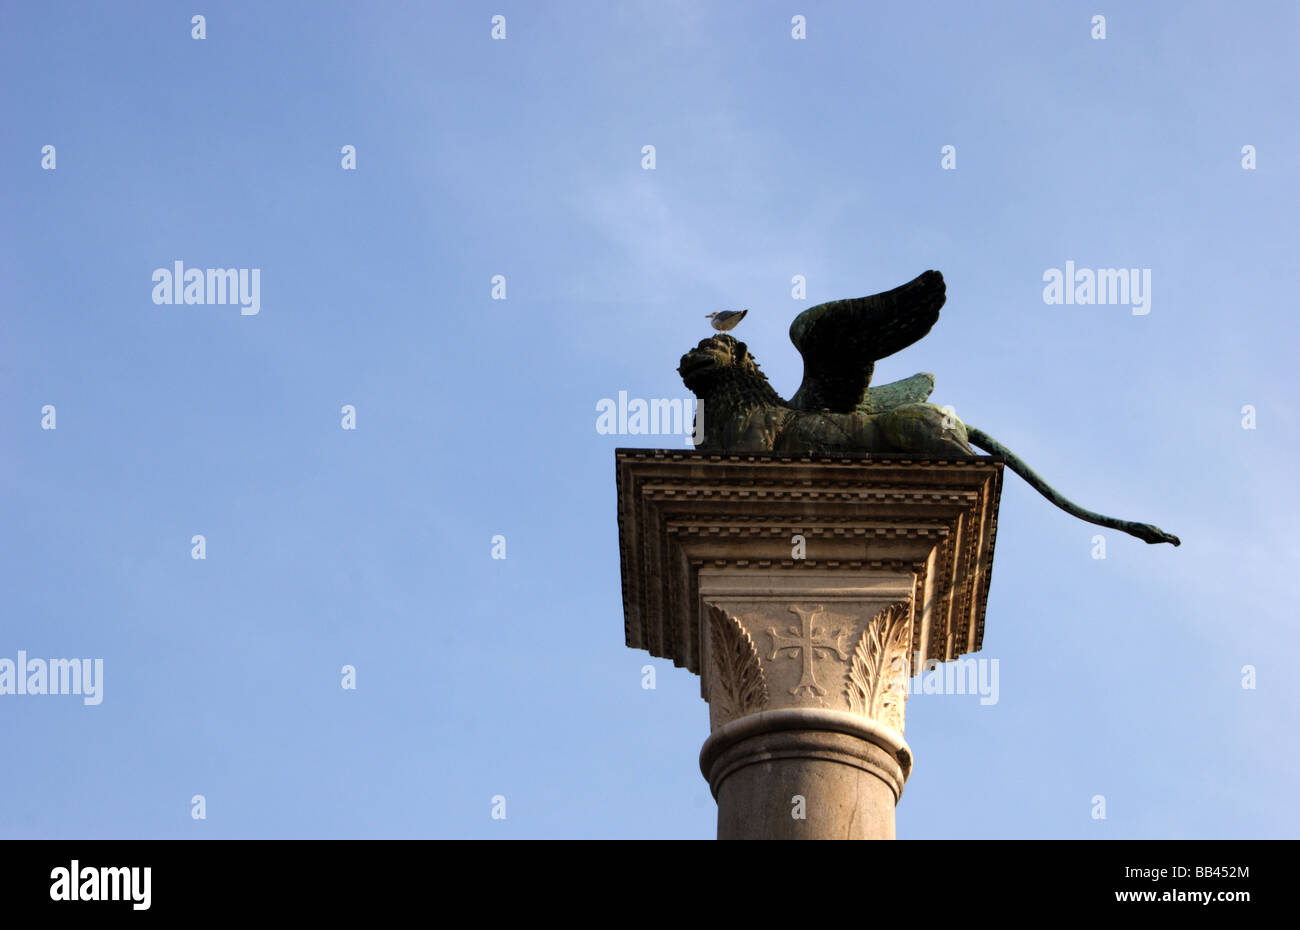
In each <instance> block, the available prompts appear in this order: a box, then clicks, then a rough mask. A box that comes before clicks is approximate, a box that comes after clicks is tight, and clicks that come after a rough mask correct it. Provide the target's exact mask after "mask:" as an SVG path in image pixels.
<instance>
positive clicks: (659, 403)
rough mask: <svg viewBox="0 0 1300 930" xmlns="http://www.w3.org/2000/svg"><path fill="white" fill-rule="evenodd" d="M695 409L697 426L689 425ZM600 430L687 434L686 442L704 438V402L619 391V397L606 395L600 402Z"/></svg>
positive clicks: (620, 433)
mask: <svg viewBox="0 0 1300 930" xmlns="http://www.w3.org/2000/svg"><path fill="white" fill-rule="evenodd" d="M692 408H694V423H695V425H694V427H693V428H692V427H691V426H690V425H689V424H690V423H691V420H692ZM596 413H598V414H600V416H598V417H596V432H597V433H599V434H600V435H601V436H611V435H617V436H685V437H686V445H688V446H698V445H699V444H700V443H701V442H703V441H704V401H702V400H700V401H697V400H695V399H694V398H686V399H682V398H680V397H674V398H672V399H669V398H667V397H652V398H651V399H650V400H648V401H647V400H646V399H645V398H642V397H633V398H632V399H631V400H628V396H627V391H619V392H618V400H617V401H615V400H614V398H612V397H602V398H601V399H600V400H598V401H596Z"/></svg>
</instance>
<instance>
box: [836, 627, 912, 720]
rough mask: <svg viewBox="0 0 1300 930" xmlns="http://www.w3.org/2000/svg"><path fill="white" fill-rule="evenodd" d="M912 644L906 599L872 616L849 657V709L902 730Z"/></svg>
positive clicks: (847, 687) (846, 684)
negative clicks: (909, 652) (909, 654)
mask: <svg viewBox="0 0 1300 930" xmlns="http://www.w3.org/2000/svg"><path fill="white" fill-rule="evenodd" d="M911 646H912V624H911V607H910V605H909V604H908V602H907V601H899V602H898V603H896V604H890V605H889V606H888V607H886V608H884V609H883V610H881V611H880V612H879V613H877V614H876V615H875V616H874V617H872V618H871V621H870V622H869V623H868V624H867V626H866V628H865V629H864V630H863V631H862V635H861V636H860V637H859V638H858V645H857V647H856V648H855V649H854V650H853V657H852V658H851V659H850V660H849V672H848V676H847V678H846V680H845V684H844V691H845V695H846V696H847V697H848V700H849V709H850V710H852V711H853V712H854V713H856V714H862V715H863V716H865V717H870V718H871V719H873V720H876V721H877V722H879V723H882V724H884V725H885V726H887V727H890V728H892V729H895V730H897V731H898V732H899V733H902V732H903V710H904V705H905V704H906V701H907V678H908V671H909V665H908V650H909V649H910V648H911Z"/></svg>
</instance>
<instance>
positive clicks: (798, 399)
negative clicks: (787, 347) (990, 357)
mask: <svg viewBox="0 0 1300 930" xmlns="http://www.w3.org/2000/svg"><path fill="white" fill-rule="evenodd" d="M945 296H946V295H945V288H944V283H943V275H941V274H940V273H939V272H937V271H927V272H925V273H924V274H922V275H920V276H919V277H917V278H915V279H913V280H911V281H909V282H907V283H906V284H904V285H903V286H901V287H896V288H894V289H893V290H892V291H885V292H884V293H882V294H873V295H872V296H870V297H858V298H854V299H850V300H835V301H831V302H830V303H825V304H818V305H817V306H815V307H810V308H809V309H807V310H805V311H804V312H803V313H801V314H799V315H798V316H797V317H795V319H794V322H793V323H791V324H790V341H791V342H793V343H794V347H795V348H796V349H798V350H799V354H800V355H802V356H803V383H801V384H800V385H799V390H798V391H796V392H795V395H794V397H792V398H791V399H790V406H792V407H794V408H796V409H799V410H823V409H824V410H830V411H831V412H833V413H850V412H852V411H853V410H855V409H857V407H858V406H859V405H860V404H861V403H863V402H864V401H866V400H867V399H868V395H867V386H868V385H869V384H870V383H871V372H872V369H873V368H874V367H875V363H876V361H877V360H878V359H882V358H885V357H886V356H889V355H893V354H894V353H895V352H898V351H899V350H900V349H905V348H907V347H908V346H910V345H911V344H912V343H914V342H916V341H917V340H918V339H920V338H921V337H922V336H924V335H925V334H926V333H928V332H929V331H930V329H931V327H933V326H934V324H935V322H936V321H937V320H938V319H939V309H940V308H941V307H942V306H943V302H944V299H945Z"/></svg>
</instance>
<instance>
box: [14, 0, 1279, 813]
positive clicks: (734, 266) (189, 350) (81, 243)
mask: <svg viewBox="0 0 1300 930" xmlns="http://www.w3.org/2000/svg"><path fill="white" fill-rule="evenodd" d="M194 13H202V14H203V15H204V16H205V17H206V30H207V37H206V38H205V39H203V40H195V39H192V38H191V28H192V26H191V22H190V17H191V15H192V14H194ZM497 13H500V14H503V15H504V16H505V17H506V20H507V36H508V37H507V39H506V40H505V41H493V40H492V39H491V37H490V32H491V22H490V20H491V17H492V15H493V14H497ZM795 13H803V14H805V15H806V16H807V39H805V40H802V41H796V40H794V39H792V38H791V35H790V30H791V25H790V20H791V16H792V15H794V14H795ZM1097 13H1102V14H1104V15H1105V16H1106V18H1107V26H1106V28H1107V36H1106V38H1105V39H1104V40H1094V39H1092V38H1091V37H1090V32H1091V30H1092V26H1091V24H1090V21H1091V19H1092V16H1093V15H1094V14H1097ZM1298 25H1300V14H1298V13H1297V8H1296V7H1295V6H1294V4H1290V3H1251V4H1247V5H1232V4H1204V3H1178V4H1172V3H1166V4H1144V5H1142V6H1141V8H1140V9H1134V8H1132V5H1129V4H1123V5H1118V4H1117V5H1113V6H1112V7H1111V8H1109V9H1107V8H1106V7H1105V5H1104V4H1103V5H1098V4H1095V3H1094V4H1079V3H1054V4H1037V3H1019V4H1011V3H999V4H964V3H942V4H921V3H886V4H870V5H867V4H856V3H843V4H837V3H817V4H815V5H813V4H809V5H807V6H806V7H805V6H801V5H799V4H794V5H791V4H788V3H785V4H774V3H743V4H742V3H730V4H722V3H717V4H688V3H680V4H679V3H668V2H652V3H650V2H648V3H642V4H635V3H628V4H618V5H615V4H608V5H606V4H590V3H582V4H577V3H551V4H532V3H507V4H476V3H457V4H438V5H434V4H425V3H407V4H399V3H388V2H383V3H372V4H325V3H299V4H289V3H275V4H258V5H249V4H222V3H204V4H201V5H198V6H196V7H195V8H194V9H193V10H191V9H189V8H188V7H186V8H182V7H179V6H177V5H176V4H170V3H153V4H148V3H145V4H132V5H129V6H126V7H123V6H122V5H120V4H107V3H97V4H62V3H25V4H18V3H13V2H6V3H4V4H3V5H0V74H2V75H3V81H0V87H2V88H3V90H0V93H2V94H3V97H2V98H0V99H2V100H3V104H2V106H3V110H2V111H0V112H2V113H3V118H4V126H5V130H6V131H5V133H4V144H3V146H0V195H2V196H3V202H4V204H5V210H4V220H3V222H2V223H0V236H2V237H3V246H4V247H3V249H0V282H2V284H0V287H2V288H3V290H2V291H0V295H2V298H3V300H2V302H0V306H2V308H3V310H2V311H0V436H2V437H3V439H0V488H3V493H2V495H0V526H3V532H0V657H5V656H8V657H15V656H16V654H17V651H18V650H20V649H21V650H25V651H26V652H27V653H28V654H29V655H32V656H44V657H99V658H102V659H103V662H104V697H103V702H102V703H101V704H100V705H98V706H93V707H92V706H84V705H83V704H82V702H81V700H80V699H79V698H77V697H75V696H52V695H47V696H33V695H0V732H3V734H4V740H5V753H4V755H5V756H6V758H7V759H8V760H9V762H8V763H7V764H6V765H4V766H0V836H4V837H56V838H61V837H92V838H98V837H195V838H215V837H345V838H346V837H515V838H519V837H628V838H637V837H700V838H703V837H710V836H712V835H713V831H714V810H715V809H714V805H713V802H712V800H711V798H710V797H709V793H708V788H707V785H706V784H705V782H704V780H703V778H702V777H701V776H700V774H699V771H698V768H697V763H696V759H697V753H698V750H699V746H700V744H701V743H702V742H703V740H704V739H705V738H706V736H707V735H708V713H707V707H706V705H705V704H704V702H703V701H701V700H700V697H699V687H698V681H697V679H696V678H695V677H694V676H692V675H690V674H689V673H687V672H686V671H685V670H682V669H674V668H672V666H671V664H670V663H666V662H663V661H660V660H652V659H649V658H648V656H647V654H646V653H644V652H634V651H632V650H629V649H627V648H626V647H625V646H624V645H623V620H622V603H621V590H620V581H619V561H618V548H617V547H618V539H617V524H616V514H615V487H614V449H615V448H616V447H618V446H625V445H626V446H630V445H641V446H663V445H669V446H672V447H678V446H679V445H680V442H681V440H680V437H645V436H607V435H600V434H598V433H597V431H596V429H595V423H596V405H597V403H598V401H599V400H600V399H601V398H605V397H616V396H617V394H618V392H619V391H627V392H628V394H629V395H630V396H632V397H643V398H656V397H670V398H671V397H682V396H684V395H686V391H685V388H684V387H683V386H682V385H681V382H680V380H679V379H678V377H677V375H676V371H675V369H676V366H677V361H678V358H679V357H680V355H681V354H682V353H683V352H684V351H686V350H687V349H688V348H690V347H691V346H693V345H694V344H695V343H696V342H697V341H698V340H699V339H700V338H702V337H703V336H705V335H707V334H708V332H709V331H708V329H707V328H706V325H705V321H704V320H703V315H704V314H705V313H708V312H710V311H712V310H717V309H722V308H724V307H725V308H729V307H749V308H751V309H750V313H749V316H748V317H747V319H746V320H745V321H744V323H743V326H742V328H741V329H740V330H738V331H737V333H736V335H737V336H739V337H741V338H742V339H744V340H745V341H746V342H747V343H748V345H749V346H750V349H751V350H752V351H753V352H754V354H755V355H756V356H757V358H758V359H759V361H760V362H761V363H762V365H763V368H764V370H765V371H766V372H767V373H768V375H769V377H770V378H771V379H772V382H773V384H774V386H775V387H776V388H777V389H778V390H779V391H781V392H782V393H784V394H785V395H787V396H788V395H789V394H790V393H792V392H793V390H794V389H795V388H796V387H797V385H798V382H799V378H800V361H799V358H798V355H797V353H796V352H795V351H794V349H793V348H792V347H791V346H790V344H789V341H788V339H787V336H786V329H787V328H788V326H789V323H790V320H791V319H792V318H793V316H794V315H795V314H796V313H797V312H799V311H800V310H802V309H804V308H806V307H808V306H810V305H812V304H815V303H817V302H820V301H823V300H830V299H836V298H842V297H852V296H860V295H863V294H869V293H874V292H877V291H880V290H884V289H887V288H890V287H893V286H895V285H897V284H900V283H902V282H904V281H906V280H909V279H910V278H912V277H914V276H915V275H916V274H918V273H919V272H921V271H923V270H925V269H927V268H937V269H940V270H941V271H943V273H944V275H945V278H946V279H947V285H948V303H947V305H946V307H945V309H944V311H943V314H942V316H941V318H940V321H939V323H938V325H937V326H936V327H935V329H934V331H933V332H932V333H931V335H930V336H929V337H927V338H926V339H925V340H923V341H922V342H920V343H918V344H917V345H916V346H914V347H912V348H909V349H907V350H905V351H904V352H902V353H900V354H899V355H898V356H897V357H894V358H891V359H887V360H885V361H884V362H882V363H880V364H879V365H878V366H877V382H884V381H888V380H893V379H895V378H898V377H905V376H907V375H910V374H912V373H913V372H915V371H921V370H924V371H932V372H935V373H936V375H937V379H938V388H937V390H936V392H935V394H934V397H933V398H932V399H933V400H934V401H936V402H938V403H941V404H951V405H952V406H953V407H954V408H955V409H956V411H957V413H958V414H959V415H960V416H962V417H963V419H965V420H967V421H968V422H971V423H974V424H975V425H977V426H979V427H981V428H982V429H984V430H986V431H988V432H990V433H992V434H993V435H995V436H997V437H998V438H999V439H1001V440H1002V441H1003V442H1004V443H1006V444H1007V445H1008V446H1010V447H1011V448H1012V449H1014V450H1015V451H1016V452H1018V453H1019V454H1020V455H1021V456H1023V457H1024V458H1025V459H1027V460H1028V461H1029V462H1030V463H1031V464H1032V465H1034V466H1035V467H1036V468H1037V469H1038V470H1039V471H1040V473H1042V474H1043V475H1044V476H1045V477H1046V478H1047V479H1048V480H1049V481H1051V482H1053V483H1054V484H1055V485H1056V486H1057V487H1059V488H1061V489H1062V490H1063V491H1064V492H1065V493H1066V494H1068V495H1070V496H1071V497H1073V498H1074V499H1076V500H1077V501H1078V502H1080V503H1081V504H1083V505H1085V506H1088V507H1091V508H1093V509H1098V510H1101V511H1103V512H1106V513H1112V514H1116V515H1119V516H1122V517H1125V518H1129V519H1137V520H1144V521H1151V522H1154V523H1157V524H1159V525H1161V526H1162V527H1164V528H1165V529H1168V530H1170V531H1172V532H1175V533H1177V534H1179V535H1180V536H1181V537H1182V539H1183V546H1182V547H1181V548H1179V549H1173V548H1171V547H1167V546H1147V545H1145V544H1143V543H1141V542H1138V541H1136V540H1131V539H1129V538H1127V537H1123V536H1121V535H1119V534H1116V533H1113V532H1112V533H1105V535H1106V541H1107V552H1106V558H1105V559H1104V560H1103V559H1094V558H1093V557H1092V553H1093V549H1094V547H1093V544H1092V537H1093V536H1094V535H1095V534H1096V533H1097V532H1101V531H1099V530H1097V529H1096V528H1094V527H1092V526H1089V525H1087V524H1083V523H1079V522H1077V521H1074V520H1071V519H1070V518H1068V517H1066V516H1065V515H1064V514H1061V513H1060V512H1058V511H1056V510H1054V509H1052V508H1051V507H1050V506H1049V505H1048V504H1047V503H1046V502H1045V501H1043V500H1042V499H1041V498H1039V497H1038V496H1037V495H1036V494H1035V493H1034V492H1033V491H1031V490H1030V489H1029V488H1028V487H1027V486H1025V485H1024V484H1023V483H1022V482H1020V481H1019V479H1018V478H1016V477H1015V476H1013V475H1011V474H1009V473H1008V475H1007V478H1006V482H1005V488H1004V493H1003V498H1002V507H1001V515H1000V520H999V528H998V539H997V555H996V560H995V567H994V572H993V580H992V586H991V591H990V595H989V601H988V614H987V627H986V634H985V640H984V645H985V651H984V653H983V655H984V656H985V657H987V658H997V659H998V661H999V667H1000V679H1001V680H1000V696H999V701H998V703H997V704H995V705H992V706H981V705H980V704H979V701H978V699H977V698H975V697H973V696H970V695H964V696H957V695H944V696H936V695H930V696H926V695H916V696H914V697H913V698H912V700H911V701H910V702H909V705H908V718H907V738H908V741H909V742H910V744H911V746H912V748H913V750H914V752H915V755H916V767H915V770H914V773H913V776H912V778H911V780H910V781H909V783H908V785H907V789H906V792H905V794H904V797H903V800H902V802H901V804H900V806H899V811H898V833H899V835H900V836H901V837H909V838H944V837H1063V838H1102V837H1107V838H1124V837H1206V838H1213V837H1294V836H1296V835H1297V833H1298V832H1300V831H1298V830H1297V827H1298V826H1300V815H1298V814H1297V812H1296V807H1295V805H1294V803H1293V799H1294V787H1295V784H1296V781H1297V776H1298V775H1300V771H1298V769H1300V765H1298V760H1297V737H1296V726H1295V720H1296V716H1297V711H1298V710H1300V700H1298V699H1300V684H1298V683H1297V680H1296V675H1295V673H1294V669H1293V667H1292V665H1291V663H1290V661H1289V660H1287V659H1286V658H1285V651H1286V646H1285V643H1286V642H1288V641H1290V638H1291V636H1292V635H1293V630H1294V627H1295V623H1296V611H1295V609H1294V607H1293V606H1292V600H1291V598H1292V577H1291V575H1292V573H1293V572H1294V571H1295V570H1296V566H1297V565H1298V564H1300V546H1298V544H1297V541H1296V536H1295V531H1294V513H1295V510H1294V504H1293V502H1292V500H1291V494H1290V492H1289V491H1288V490H1287V488H1288V486H1289V484H1290V483H1291V481H1292V480H1293V475H1294V456H1295V453H1296V442H1295V439H1294V437H1295V436H1296V434H1297V429H1298V428H1300V422H1297V414H1296V411H1295V407H1294V405H1293V404H1292V403H1291V399H1292V397H1293V395H1294V394H1295V392H1296V386H1297V385H1296V379H1295V367H1294V366H1295V361H1294V360H1295V354H1296V336H1297V325H1296V322H1295V319H1294V316H1293V314H1292V312H1291V310H1290V304H1291V303H1292V298H1291V296H1290V295H1291V293H1292V292H1293V291H1294V287H1295V285H1296V283H1297V281H1296V279H1297V273H1296V261H1295V248H1296V236H1295V219H1294V209H1295V204H1296V203H1297V193H1300V191H1298V185H1297V182H1296V177H1297V174H1296V172H1297V152H1300V139H1297V129H1296V118H1295V116H1296V99H1295V86H1296V80H1295V79H1296V70H1295V64H1294V49H1295V47H1296V40H1297V38H1298V35H1297V33H1298V31H1300V30H1298V29H1297V27H1298ZM45 145H54V146H55V148H56V158H57V162H56V165H57V167H56V168H55V169H54V170H42V168H41V157H42V156H41V152H42V147H43V146H45ZM344 145H353V146H355V147H356V153H357V156H356V158H357V168H356V170H354V171H348V170H343V169H342V167H341V165H340V159H341V155H340V149H341V148H342V146H344ZM644 145H654V146H655V151H656V167H655V169H654V170H652V171H647V170H643V169H642V147H643V146H644ZM945 145H952V146H954V147H955V148H956V158H957V162H956V165H957V166H956V168H955V169H954V170H944V169H943V168H942V167H941V164H940V159H941V155H940V152H941V149H942V147H943V146H945ZM1245 145H1252V146H1254V147H1255V149H1256V153H1257V167H1256V168H1255V169H1254V170H1243V167H1242V154H1241V150H1242V147H1243V146H1245ZM175 261H183V262H184V263H185V264H186V265H187V266H189V267H199V268H209V267H236V268H250V269H251V268H257V269H260V274H261V294H260V297H261V309H260V312H259V313H258V314H256V315H243V314H241V313H240V311H239V308H238V307H237V306H186V305H161V306H160V305H155V304H154V303H153V302H152V300H151V293H152V290H153V283H152V280H151V275H152V273H153V271H154V269H156V268H164V267H165V268H170V267H171V265H172V263H173V262H175ZM1066 261H1073V262H1075V264H1076V265H1077V266H1079V267H1087V268H1104V267H1133V268H1148V269H1151V274H1152V282H1153V283H1152V294H1151V312H1150V313H1149V314H1147V315H1134V314H1132V313H1131V312H1130V310H1129V308H1128V307H1125V306H1113V305H1111V306H1105V305H1084V306H1080V305H1071V306H1054V305H1047V304H1045V303H1044V301H1043V296H1042V291H1043V286H1044V285H1043V273H1044V271H1045V270H1047V269H1050V268H1061V267H1064V264H1065V262H1066ZM494 275H504V276H505V278H506V282H507V298H506V299H505V300H504V301H501V300H493V299H492V297H491V280H492V277H493V276H494ZM794 275H804V276H805V277H806V280H807V300H805V301H797V300H794V299H792V298H791V278H792V277H793V276H794ZM345 404H351V405H354V407H355V408H356V424H357V428H356V429H355V430H344V429H342V428H341V425H340V420H341V413H340V411H341V408H342V406H343V405H345ZM45 405H53V406H54V407H55V409H56V411H57V414H56V415H57V428H56V429H54V430H43V429H42V428H41V420H42V413H41V411H42V408H43V407H44V406H45ZM1246 405H1252V406H1253V407H1254V408H1255V411H1256V428H1254V429H1243V427H1242V420H1243V415H1242V408H1243V407H1244V406H1246ZM194 534H202V535H204V536H205V538H206V546H207V552H206V555H207V557H206V559H204V560H195V559H192V558H191V538H192V536H193V535H194ZM497 534H501V535H504V536H505V537H506V540H507V558H505V559H504V560H500V559H496V560H494V559H492V558H491V548H492V543H491V540H492V537H493V536H494V535H497ZM647 663H648V664H651V665H654V666H655V667H656V669H657V673H658V674H657V687H656V688H655V689H654V690H645V689H643V688H642V674H641V668H642V666H643V665H645V664H647ZM346 664H350V665H353V666H354V667H355V668H356V670H357V687H356V689H355V690H344V689H343V688H342V687H341V686H340V678H341V675H340V669H341V668H342V666H344V665H346ZM1247 665H1249V666H1253V667H1254V668H1255V670H1256V679H1257V687H1256V688H1255V689H1253V690H1247V689H1243V687H1242V677H1243V673H1242V668H1243V666H1247ZM196 794H202V795H203V796H204V797H205V799H206V813H207V818H206V819H204V820H195V819H193V818H192V817H191V803H190V802H191V798H192V797H193V796H194V795H196ZM1099 794H1100V795H1104V796H1105V798H1106V814H1107V816H1106V819H1105V820H1097V819H1094V818H1093V816H1092V811H1093V809H1094V805H1093V802H1092V798H1093V796H1094V795H1099ZM494 795H504V796H505V798H506V804H507V817H506V819H504V820H493V819H492V818H491V816H490V811H491V803H492V798H493V796H494Z"/></svg>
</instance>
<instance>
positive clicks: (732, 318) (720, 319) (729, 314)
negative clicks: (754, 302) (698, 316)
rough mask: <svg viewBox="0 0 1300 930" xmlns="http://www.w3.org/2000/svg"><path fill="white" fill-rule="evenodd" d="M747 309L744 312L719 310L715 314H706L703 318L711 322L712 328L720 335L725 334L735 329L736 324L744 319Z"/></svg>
mask: <svg viewBox="0 0 1300 930" xmlns="http://www.w3.org/2000/svg"><path fill="white" fill-rule="evenodd" d="M748 312H749V310H748V308H746V309H744V310H719V311H718V312H717V313H710V314H707V315H706V316H705V317H704V318H705V319H706V320H712V321H713V328H714V329H716V330H717V331H718V332H720V333H725V332H726V331H727V330H729V329H735V328H736V324H737V323H739V322H740V321H741V320H743V319H744V318H745V314H746V313H748Z"/></svg>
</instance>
